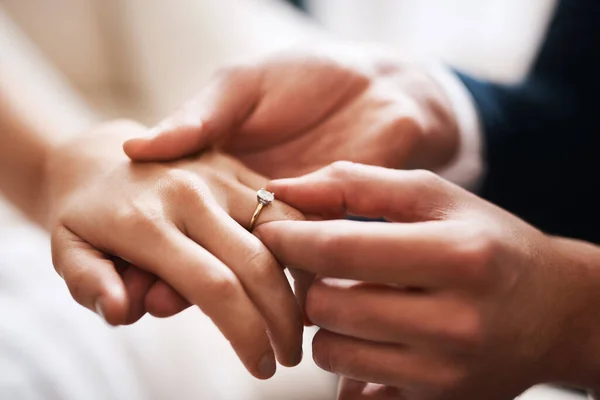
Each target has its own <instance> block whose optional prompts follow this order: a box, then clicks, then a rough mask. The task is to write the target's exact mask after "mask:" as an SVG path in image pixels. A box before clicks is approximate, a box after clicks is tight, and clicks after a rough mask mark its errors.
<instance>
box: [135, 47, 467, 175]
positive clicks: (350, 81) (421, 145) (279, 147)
mask: <svg viewBox="0 0 600 400" xmlns="http://www.w3.org/2000/svg"><path fill="white" fill-rule="evenodd" d="M450 109H451V107H450V105H449V102H448V101H447V99H446V98H445V95H444V93H443V92H442V90H441V89H440V88H439V87H438V86H437V84H436V83H435V82H434V80H433V79H432V78H431V77H430V76H429V75H428V73H427V72H426V71H425V70H423V68H421V67H419V66H418V65H415V64H412V63H409V62H406V61H402V60H396V59H394V58H392V57H390V56H389V55H387V54H384V53H382V52H379V51H376V50H373V49H371V48H360V47H357V46H356V45H354V47H343V46H337V47H329V48H325V49H318V50H314V49H312V50H308V51H301V50H292V51H289V52H284V53H279V54H276V55H274V56H272V57H270V58H267V59H265V60H263V61H261V62H258V63H255V64H251V65H239V66H236V67H232V68H228V69H224V70H223V71H221V72H220V73H218V74H217V75H216V77H215V78H214V79H213V80H212V82H210V84H209V85H208V87H207V88H206V89H205V90H204V91H202V92H201V93H200V94H199V95H198V96H197V97H196V98H195V99H194V100H192V101H191V102H189V103H188V104H186V105H185V106H184V107H183V108H182V109H181V110H180V111H179V112H177V113H176V114H175V115H174V116H173V117H171V118H168V119H167V120H165V121H164V122H163V123H162V124H160V125H159V126H158V127H157V128H155V130H154V133H155V136H153V137H149V138H138V139H134V140H130V141H128V142H127V143H126V144H125V151H126V153H127V154H128V155H129V156H130V157H131V158H132V159H134V160H138V161H143V160H171V159H176V158H179V157H182V156H185V155H190V154H195V153H197V152H199V151H201V150H203V149H205V148H207V147H210V146H218V147H220V148H223V149H224V150H226V151H228V152H229V153H231V154H232V155H234V156H235V157H236V158H239V159H240V160H241V161H243V162H244V163H245V164H246V165H247V166H248V167H250V168H252V169H254V170H255V171H257V172H259V173H261V174H263V175H265V176H269V177H271V178H278V177H292V176H299V175H302V174H305V173H308V172H311V171H314V170H316V169H318V168H321V167H324V166H325V165H328V164H330V163H332V162H334V161H338V160H349V161H355V162H361V163H364V164H371V165H378V166H384V167H390V168H401V167H406V166H409V165H410V166H412V167H418V168H427V169H432V168H436V167H441V166H443V165H444V164H446V163H447V162H449V161H450V160H451V159H452V157H453V156H454V154H455V152H456V150H457V147H458V141H459V140H458V133H457V126H456V121H455V117H454V115H453V114H452V112H451V111H450Z"/></svg>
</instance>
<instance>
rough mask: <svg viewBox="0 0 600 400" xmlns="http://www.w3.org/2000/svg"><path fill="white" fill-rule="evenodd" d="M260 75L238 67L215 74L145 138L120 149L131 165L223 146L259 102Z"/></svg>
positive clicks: (251, 69) (135, 140)
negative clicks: (198, 91)
mask: <svg viewBox="0 0 600 400" xmlns="http://www.w3.org/2000/svg"><path fill="white" fill-rule="evenodd" d="M259 88H260V74H259V73H258V72H257V71H256V70H255V69H253V68H251V67H237V68H234V69H231V70H227V71H223V72H221V73H219V74H217V75H216V76H215V77H214V78H213V79H212V80H211V82H210V83H209V84H208V86H207V87H206V88H205V89H203V90H202V91H201V92H200V93H199V94H198V96H196V97H195V98H194V99H193V100H191V101H189V102H188V103H186V104H185V105H184V106H183V107H182V108H181V109H180V110H179V111H177V112H176V113H175V114H174V115H172V116H170V117H168V118H166V119H165V120H163V121H162V122H161V123H159V124H158V125H157V126H156V127H155V128H153V129H152V130H150V132H149V134H148V135H147V136H145V137H139V138H134V139H130V140H128V141H126V142H125V144H124V145H123V150H124V151H125V154H127V156H129V158H131V159H132V160H133V161H167V160H174V159H178V158H181V157H185V156H189V155H192V154H195V153H198V152H200V151H202V150H205V149H206V148H208V147H211V146H214V145H215V144H218V143H222V142H225V141H226V140H227V139H228V137H229V136H230V135H231V134H232V133H234V132H235V130H236V129H237V128H238V127H239V126H241V125H242V124H243V123H244V122H245V121H246V120H247V119H248V118H249V116H250V115H251V113H252V111H253V110H254V109H255V107H256V105H257V103H258V102H259V100H260V90H259Z"/></svg>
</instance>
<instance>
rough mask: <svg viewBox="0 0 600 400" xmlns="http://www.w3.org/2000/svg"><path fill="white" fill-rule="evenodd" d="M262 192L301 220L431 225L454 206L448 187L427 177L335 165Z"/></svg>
mask: <svg viewBox="0 0 600 400" xmlns="http://www.w3.org/2000/svg"><path fill="white" fill-rule="evenodd" d="M267 189H268V190H269V191H271V192H274V193H275V196H276V197H277V199H279V200H281V201H283V202H284V203H286V204H289V205H291V206H292V207H295V208H297V209H298V210H300V211H302V212H303V213H305V214H313V215H319V216H322V217H324V218H327V219H336V218H343V217H346V216H348V215H355V216H361V217H367V218H386V219H388V220H391V221H398V222H417V221H426V220H431V219H437V218H438V217H439V216H440V215H441V211H442V210H445V209H447V208H448V207H450V206H451V205H452V204H454V203H455V201H454V200H453V198H454V197H455V195H456V191H455V190H454V187H453V186H452V185H451V184H450V183H449V182H446V181H444V180H443V179H441V178H439V177H437V175H435V174H433V173H431V172H428V171H403V170H392V169H388V168H381V167H373V166H368V165H363V164H357V163H352V162H348V161H338V162H335V163H333V164H331V165H329V166H327V167H325V168H322V169H320V170H317V171H315V172H313V173H310V174H308V175H304V176H301V177H299V178H291V179H280V180H274V181H271V182H270V183H269V185H268V186H267Z"/></svg>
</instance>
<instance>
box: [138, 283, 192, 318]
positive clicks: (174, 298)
mask: <svg viewBox="0 0 600 400" xmlns="http://www.w3.org/2000/svg"><path fill="white" fill-rule="evenodd" d="M190 306H191V304H190V303H189V302H188V301H187V300H186V299H185V298H183V297H182V296H181V295H180V294H179V293H177V292H176V291H175V289H173V288H172V287H171V286H169V285H167V284H166V283H165V282H164V281H160V280H159V281H157V282H155V283H154V285H153V286H152V288H150V290H149V291H148V293H147V294H146V299H145V307H146V310H147V311H148V313H150V315H152V316H153V317H156V318H168V317H172V316H173V315H176V314H178V313H180V312H182V311H183V310H185V309H186V308H188V307H190Z"/></svg>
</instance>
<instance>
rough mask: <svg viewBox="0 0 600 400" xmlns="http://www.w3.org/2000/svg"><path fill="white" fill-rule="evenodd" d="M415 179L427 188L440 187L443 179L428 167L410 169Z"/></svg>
mask: <svg viewBox="0 0 600 400" xmlns="http://www.w3.org/2000/svg"><path fill="white" fill-rule="evenodd" d="M410 173H411V175H412V177H413V179H414V180H415V181H416V182H417V183H418V184H419V185H421V186H422V187H425V188H437V187H439V186H440V185H441V184H442V182H443V180H442V178H440V176H439V175H437V174H435V173H433V172H431V171H429V170H426V169H416V170H413V171H410Z"/></svg>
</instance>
